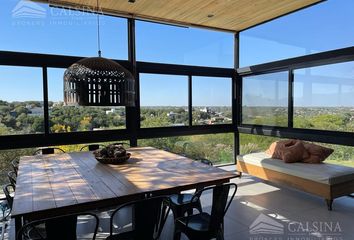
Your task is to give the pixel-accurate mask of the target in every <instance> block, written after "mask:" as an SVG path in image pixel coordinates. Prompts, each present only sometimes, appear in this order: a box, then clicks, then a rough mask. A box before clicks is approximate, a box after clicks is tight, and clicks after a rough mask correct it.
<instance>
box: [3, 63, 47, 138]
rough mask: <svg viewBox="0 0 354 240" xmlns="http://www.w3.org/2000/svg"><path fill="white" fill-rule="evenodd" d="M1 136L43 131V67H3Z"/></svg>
mask: <svg viewBox="0 0 354 240" xmlns="http://www.w3.org/2000/svg"><path fill="white" fill-rule="evenodd" d="M0 84H1V88H0V135H14V134H15V135H17V134H33V133H43V132H44V108H43V74H42V69H41V68H34V67H12V66H0Z"/></svg>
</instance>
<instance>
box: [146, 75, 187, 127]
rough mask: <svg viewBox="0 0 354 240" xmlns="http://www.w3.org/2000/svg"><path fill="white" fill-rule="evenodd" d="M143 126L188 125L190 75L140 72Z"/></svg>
mask: <svg viewBox="0 0 354 240" xmlns="http://www.w3.org/2000/svg"><path fill="white" fill-rule="evenodd" d="M140 105H141V109H140V110H141V113H140V117H141V127H143V128H144V127H167V126H186V125H188V77H187V76H176V75H161V74H140Z"/></svg>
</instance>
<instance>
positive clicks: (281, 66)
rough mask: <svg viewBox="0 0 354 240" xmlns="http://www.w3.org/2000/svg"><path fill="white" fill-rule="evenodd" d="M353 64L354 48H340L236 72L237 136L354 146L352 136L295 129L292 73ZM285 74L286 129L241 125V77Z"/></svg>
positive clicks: (249, 67)
mask: <svg viewBox="0 0 354 240" xmlns="http://www.w3.org/2000/svg"><path fill="white" fill-rule="evenodd" d="M353 60H354V47H347V48H341V49H336V50H331V51H326V52H321V53H316V54H310V55H306V56H301V57H295V58H289V59H285V60H280V61H274V62H269V63H264V64H259V65H254V66H247V67H242V68H238V69H237V70H236V72H237V76H238V80H239V84H238V92H239V94H240V95H238V96H239V98H238V99H239V101H238V105H239V110H238V111H237V112H238V114H239V116H238V117H239V120H238V121H239V122H238V124H237V126H238V131H239V133H246V134H257V135H265V136H273V137H283V138H298V139H302V140H307V141H317V142H323V143H330V144H339V145H347V146H354V142H353V141H352V139H353V138H354V133H352V132H343V131H329V130H318V129H304V128H294V126H293V119H294V70H298V69H303V68H309V67H317V66H323V65H330V64H336V63H343V62H350V61H353ZM283 71H287V72H288V93H289V96H288V126H287V127H278V126H267V125H256V124H244V123H242V97H241V96H242V94H243V92H242V82H243V77H248V76H254V75H260V74H267V73H274V72H283Z"/></svg>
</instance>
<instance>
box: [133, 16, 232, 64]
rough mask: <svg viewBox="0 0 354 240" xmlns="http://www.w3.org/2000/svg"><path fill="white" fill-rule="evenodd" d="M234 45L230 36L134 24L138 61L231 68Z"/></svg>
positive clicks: (141, 22)
mask: <svg viewBox="0 0 354 240" xmlns="http://www.w3.org/2000/svg"><path fill="white" fill-rule="evenodd" d="M233 41H234V35H233V34H232V33H225V32H218V31H211V30H205V29H198V28H184V27H176V26H169V25H164V24H156V23H150V22H143V21H137V22H136V53H137V59H138V60H139V61H145V62H158V63H171V64H183V65H196V66H209V67H229V68H231V67H233V49H234V43H233Z"/></svg>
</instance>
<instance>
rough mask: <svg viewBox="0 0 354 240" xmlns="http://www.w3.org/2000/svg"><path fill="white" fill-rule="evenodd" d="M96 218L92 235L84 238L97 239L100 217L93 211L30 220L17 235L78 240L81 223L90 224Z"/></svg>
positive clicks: (25, 239)
mask: <svg viewBox="0 0 354 240" xmlns="http://www.w3.org/2000/svg"><path fill="white" fill-rule="evenodd" d="M92 219H93V220H94V223H93V226H94V228H92V229H93V231H90V234H92V237H88V236H85V237H84V239H93V240H94V239H96V235H97V230H98V225H99V219H98V217H97V215H95V214H93V213H78V214H72V215H65V216H60V217H55V218H50V219H43V220H38V221H32V222H29V223H27V224H25V225H23V227H22V228H21V229H20V231H19V232H18V234H17V236H18V239H23V240H32V239H36V240H39V239H41V240H62V239H65V240H76V239H77V229H78V227H79V224H80V225H81V224H83V225H87V224H90V220H92Z"/></svg>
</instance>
